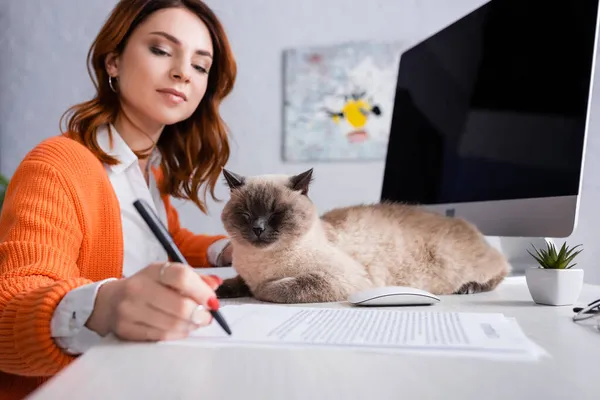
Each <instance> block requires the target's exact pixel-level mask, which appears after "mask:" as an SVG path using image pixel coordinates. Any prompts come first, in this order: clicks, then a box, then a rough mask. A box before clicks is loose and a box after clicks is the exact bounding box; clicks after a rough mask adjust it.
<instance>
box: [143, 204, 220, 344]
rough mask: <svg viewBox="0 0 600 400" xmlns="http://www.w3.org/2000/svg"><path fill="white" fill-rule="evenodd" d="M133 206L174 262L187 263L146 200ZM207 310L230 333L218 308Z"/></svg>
mask: <svg viewBox="0 0 600 400" xmlns="http://www.w3.org/2000/svg"><path fill="white" fill-rule="evenodd" d="M133 206H134V207H135V208H136V210H137V211H138V212H139V213H140V215H141V216H142V218H143V219H144V221H146V224H148V226H149V227H150V230H152V233H154V236H156V238H157V239H158V241H159V242H160V244H162V246H163V247H164V249H165V251H166V252H167V254H168V255H169V257H171V259H172V260H174V261H176V262H179V263H182V264H185V265H189V264H188V263H187V261H186V260H185V257H184V256H183V254H181V251H179V249H178V248H177V246H176V245H175V242H174V241H173V238H172V237H171V234H170V233H169V230H168V229H167V228H166V227H165V225H164V224H163V223H162V221H161V220H160V219H158V216H157V215H156V214H155V213H154V211H153V210H152V208H150V206H149V205H148V203H146V201H144V200H143V199H138V200H136V201H135V202H134V203H133ZM209 311H210V313H211V314H212V316H213V318H214V319H215V320H216V321H217V322H218V323H219V325H221V328H223V330H224V331H225V332H227V334H228V335H231V329H229V325H227V322H226V321H225V319H224V318H223V316H222V315H221V313H220V312H219V311H218V310H209Z"/></svg>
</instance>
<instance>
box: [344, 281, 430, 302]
mask: <svg viewBox="0 0 600 400" xmlns="http://www.w3.org/2000/svg"><path fill="white" fill-rule="evenodd" d="M348 302H349V303H351V304H354V305H355V306H417V305H431V304H435V303H439V302H440V298H439V297H437V296H436V295H434V294H431V293H429V292H427V291H425V290H422V289H416V288H412V287H408V286H382V287H376V288H372V289H366V290H361V291H358V292H355V293H352V294H351V295H350V296H348Z"/></svg>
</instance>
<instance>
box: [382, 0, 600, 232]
mask: <svg viewBox="0 0 600 400" xmlns="http://www.w3.org/2000/svg"><path fill="white" fill-rule="evenodd" d="M597 17H598V1H597V0H576V1H573V0H563V1H544V0H492V1H490V2H488V3H486V4H484V5H483V6H481V7H479V8H477V9H476V10H474V11H473V12H471V13H469V14H468V15H466V16H465V17H463V18H461V19H460V20H458V21H456V22H454V23H452V24H450V25H449V26H447V27H445V28H444V29H442V30H441V31H439V32H437V33H435V34H434V35H432V36H430V37H428V38H427V39H425V40H423V41H421V42H420V43H418V44H416V45H414V46H412V47H411V48H409V49H408V50H406V51H405V52H403V54H402V55H401V58H400V64H399V70H398V80H397V89H396V95H395V103H394V109H393V116H392V122H391V130H390V136H389V144H388V150H387V158H386V163H385V168H384V177H383V187H382V193H381V199H382V200H389V201H398V202H405V203H409V204H420V205H422V206H424V207H426V208H429V209H432V210H436V211H439V212H441V213H444V214H447V215H451V216H452V215H453V216H457V217H463V218H465V219H467V220H469V221H471V222H472V223H474V224H475V225H477V227H478V228H479V229H480V230H481V231H482V232H483V233H484V234H485V235H491V236H503V237H549V238H563V237H567V236H569V235H570V234H571V232H572V231H573V230H574V228H575V225H576V221H577V214H578V213H577V209H578V204H579V195H580V190H581V177H582V171H583V158H584V157H583V155H584V153H585V143H586V137H587V135H588V122H589V113H590V111H589V106H590V97H591V93H592V89H591V88H592V77H593V70H594V55H595V48H596V36H597V26H598V25H597V23H598V22H597Z"/></svg>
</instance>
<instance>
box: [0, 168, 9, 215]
mask: <svg viewBox="0 0 600 400" xmlns="http://www.w3.org/2000/svg"><path fill="white" fill-rule="evenodd" d="M7 187H8V179H7V178H6V177H4V176H3V175H2V174H0V211H2V203H4V193H5V192H6V188H7Z"/></svg>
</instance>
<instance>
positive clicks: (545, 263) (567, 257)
mask: <svg viewBox="0 0 600 400" xmlns="http://www.w3.org/2000/svg"><path fill="white" fill-rule="evenodd" d="M579 246H581V245H580V244H578V245H577V246H574V247H569V246H567V244H566V243H563V245H562V247H561V248H560V250H559V251H558V252H557V251H556V247H555V246H554V243H547V244H546V248H545V249H540V250H538V249H536V248H535V246H533V245H532V247H533V249H534V250H535V252H536V254H532V253H531V252H530V251H529V250H527V252H528V253H529V254H531V256H532V257H533V258H535V259H536V261H537V262H538V264H540V268H544V269H570V268H573V267H574V266H575V265H577V263H572V261H573V260H574V259H575V257H577V255H578V254H579V253H581V252H582V251H583V249H581V250H577V251H576V249H577V248H578V247H579Z"/></svg>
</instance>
